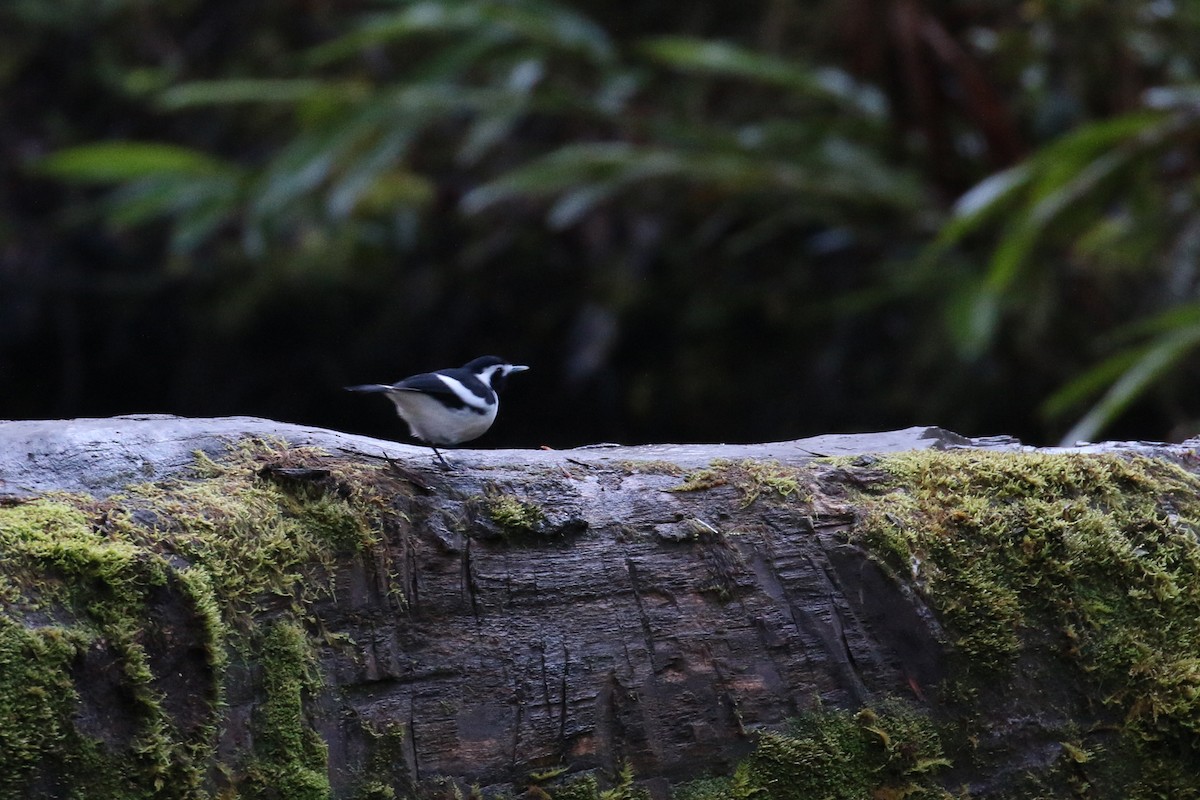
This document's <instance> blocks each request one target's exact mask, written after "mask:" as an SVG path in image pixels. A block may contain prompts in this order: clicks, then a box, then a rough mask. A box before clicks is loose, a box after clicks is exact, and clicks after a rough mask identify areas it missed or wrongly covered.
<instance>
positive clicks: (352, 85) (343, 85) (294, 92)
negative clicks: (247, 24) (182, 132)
mask: <svg viewBox="0 0 1200 800" xmlns="http://www.w3.org/2000/svg"><path fill="white" fill-rule="evenodd" d="M363 89H364V87H363V85H362V84H361V83H357V82H353V81H339V82H332V81H324V80H318V79H315V78H291V79H287V78H272V79H266V78H237V79H233V80H222V81H194V82H192V83H184V84H180V85H178V86H174V87H172V88H171V89H168V90H167V91H165V92H163V93H162V94H161V95H160V96H159V98H158V105H159V107H161V108H164V109H167V110H171V111H174V110H178V109H183V108H193V107H195V106H214V105H227V104H232V103H298V102H301V101H306V100H312V99H314V98H321V99H324V100H334V99H336V100H339V101H341V102H344V101H345V100H346V99H347V98H348V97H355V96H359V95H361V94H362V93H363Z"/></svg>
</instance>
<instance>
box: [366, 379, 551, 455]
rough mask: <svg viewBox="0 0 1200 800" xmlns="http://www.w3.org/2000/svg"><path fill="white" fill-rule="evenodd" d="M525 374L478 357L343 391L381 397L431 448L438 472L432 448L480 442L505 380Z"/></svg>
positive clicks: (498, 402) (496, 408) (493, 420)
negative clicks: (390, 382) (472, 441)
mask: <svg viewBox="0 0 1200 800" xmlns="http://www.w3.org/2000/svg"><path fill="white" fill-rule="evenodd" d="M527 369H529V367H525V366H521V365H519V364H510V363H509V362H507V361H505V360H504V359H503V358H497V357H496V356H482V357H480V358H477V359H475V360H474V361H468V362H467V363H466V364H464V365H463V366H461V367H459V368H457V369H439V370H437V371H436V372H422V373H421V374H420V375H413V376H412V377H409V378H405V379H404V380H402V381H398V382H396V383H393V384H390V385H389V384H386V383H368V384H365V385H363V386H347V387H346V390H347V391H350V392H383V393H384V394H386V395H387V396H388V399H389V400H391V401H392V402H393V403H395V405H396V413H397V414H399V415H400V417H401V418H402V419H403V420H404V421H405V422H407V423H408V429H409V431H410V432H411V433H412V435H413V436H415V437H417V438H418V439H420V440H421V441H423V442H425V443H426V444H428V445H429V446H430V447H432V448H433V453H434V455H436V456H437V457H438V460H439V461H441V462H442V466H443V467H445V468H446V469H450V464H449V463H447V461H446V459H445V458H443V457H442V454H441V453H440V452H439V451H438V447H439V446H441V447H449V446H452V445H456V444H461V443H463V442H469V441H471V440H472V439H477V438H479V437H480V436H482V435H483V434H484V433H485V432H486V431H487V429H488V428H490V427H492V423H493V422H495V421H496V411H497V410H498V409H499V408H500V398H499V397H498V393H499V392H500V390H501V389H503V388H504V384H505V382H506V381H507V380H508V376H509V375H511V374H513V373H514V372H524V371H525V370H527Z"/></svg>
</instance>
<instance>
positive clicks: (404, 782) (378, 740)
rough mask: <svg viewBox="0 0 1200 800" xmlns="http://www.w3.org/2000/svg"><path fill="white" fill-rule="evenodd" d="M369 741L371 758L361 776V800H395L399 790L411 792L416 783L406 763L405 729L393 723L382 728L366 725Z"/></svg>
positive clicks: (387, 723)
mask: <svg viewBox="0 0 1200 800" xmlns="http://www.w3.org/2000/svg"><path fill="white" fill-rule="evenodd" d="M363 733H364V734H365V736H366V740H367V742H366V743H367V758H366V763H365V764H364V765H363V767H364V769H363V774H362V776H361V777H360V779H359V780H360V782H359V786H358V791H357V793H356V794H355V797H356V798H357V800H395V798H397V797H402V796H406V795H402V794H397V790H396V787H400V790H401V791H402V792H404V791H407V790H408V788H409V787H410V786H411V784H412V782H413V780H412V775H410V774H409V772H408V766H407V762H406V760H405V753H404V748H405V739H406V737H405V735H404V726H403V725H402V724H400V723H397V722H393V721H390V720H389V721H386V722H384V723H383V724H381V725H377V724H373V723H370V722H367V723H364V724H363Z"/></svg>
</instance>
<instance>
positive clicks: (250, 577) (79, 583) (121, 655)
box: [0, 440, 399, 798]
mask: <svg viewBox="0 0 1200 800" xmlns="http://www.w3.org/2000/svg"><path fill="white" fill-rule="evenodd" d="M334 463H337V464H338V466H337V470H341V471H342V472H344V471H346V470H349V471H353V473H354V474H352V475H347V474H339V472H338V471H337V470H334V469H332V465H333V464H334ZM379 483H380V480H379V479H378V478H377V476H376V474H375V472H374V471H373V470H370V469H368V468H363V467H357V466H347V465H344V464H342V463H341V462H333V460H332V459H330V458H328V457H327V456H324V455H323V454H321V453H320V452H318V451H316V450H312V449H308V448H294V449H291V448H286V447H284V446H282V445H280V444H279V443H274V442H264V441H261V440H247V441H245V442H240V443H238V444H237V445H235V446H234V447H233V448H231V451H230V453H229V454H228V456H227V457H226V458H224V459H221V460H219V461H215V460H213V459H210V458H208V457H206V456H204V455H203V454H197V461H196V468H195V476H194V477H193V478H192V479H189V480H177V481H168V482H162V483H155V484H144V485H139V486H133V487H130V488H129V490H128V491H127V492H125V493H124V494H123V495H119V496H113V497H110V498H108V499H106V500H103V501H96V500H94V499H92V498H89V497H86V496H72V495H54V496H48V497H44V498H41V499H37V500H34V501H31V502H27V503H20V504H10V505H5V506H0V553H3V558H2V559H0V798H24V797H30V796H42V795H47V796H61V797H79V798H84V797H88V798H90V797H111V798H141V797H146V798H149V797H155V798H173V797H187V798H204V797H207V796H208V793H207V788H206V787H207V786H208V774H209V770H210V767H211V766H212V762H213V760H214V758H215V757H216V753H215V748H216V739H217V729H218V725H219V722H220V718H221V702H222V684H223V679H224V671H225V668H226V664H227V662H228V658H229V655H230V653H231V652H233V653H235V654H236V655H237V658H238V659H239V660H240V661H248V662H253V663H257V664H258V665H259V667H260V669H261V685H262V688H263V692H264V696H265V697H266V701H265V702H264V703H263V705H262V707H260V708H259V709H258V710H257V712H256V714H257V716H256V719H257V722H258V727H259V729H258V731H257V735H256V737H255V745H256V756H255V760H254V763H253V764H252V765H251V766H252V767H253V769H250V770H247V771H248V772H249V773H251V775H250V778H249V783H248V784H247V787H248V788H247V791H253V792H256V793H257V794H256V796H262V797H325V796H328V794H329V787H328V782H327V780H326V778H325V775H324V760H323V759H324V756H323V746H321V745H320V743H319V739H317V738H316V734H315V733H313V732H312V731H311V728H310V726H308V723H307V720H306V717H305V716H304V714H303V713H302V709H303V706H304V703H305V701H306V698H307V697H308V696H309V694H310V692H311V690H312V689H313V688H314V685H313V684H312V677H313V673H312V672H311V669H310V666H311V664H310V662H311V656H312V653H313V647H312V645H311V644H310V643H309V642H308V641H307V639H306V638H305V637H303V635H302V632H300V630H299V628H297V627H296V626H295V623H290V622H287V621H286V620H287V619H289V618H292V617H297V618H298V617H299V616H300V614H301V613H303V610H304V607H305V606H306V605H307V603H308V602H310V601H311V600H313V599H316V598H317V597H319V596H320V595H321V594H323V593H328V592H331V591H332V586H331V584H330V581H331V579H332V567H333V566H334V563H335V560H336V558H337V556H338V555H339V554H344V553H347V552H359V553H362V554H363V555H364V556H366V557H368V558H371V559H377V560H380V561H383V562H385V563H383V564H382V565H381V566H382V568H383V569H384V570H388V569H389V568H390V561H389V559H390V555H389V553H388V550H387V548H386V546H385V545H384V543H383V542H381V541H380V534H379V533H377V531H379V530H381V529H383V528H386V527H387V526H388V525H389V524H398V523H397V520H392V521H391V522H389V521H388V520H386V519H385V518H389V517H396V518H398V516H399V515H398V514H397V513H396V512H394V511H392V510H391V505H392V504H391V502H390V501H391V496H390V494H389V493H387V492H385V491H381V490H377V489H376V488H375V487H376V486H378V485H379ZM392 488H393V487H388V489H389V490H391V489H392ZM268 603H269V605H270V607H271V609H272V614H271V615H270V616H271V617H272V618H273V619H276V620H281V621H277V622H275V623H273V625H272V627H271V628H270V629H269V630H267V631H266V632H264V631H261V630H259V622H258V620H259V619H260V616H259V612H260V611H261V610H262V606H264V605H265V604H268ZM280 614H282V615H283V616H282V617H280ZM185 650H186V651H188V652H189V656H188V658H186V659H184V660H182V661H180V660H179V659H178V653H179V652H182V651H185ZM192 654H198V655H199V657H198V658H197V657H195V656H194V655H192ZM180 664H183V666H182V667H181V666H180ZM298 707H299V708H300V711H298V710H297V709H298ZM218 771H224V772H226V773H229V774H233V773H234V772H236V765H228V764H226V765H222V766H219V767H218ZM255 775H257V776H258V779H257V780H258V782H257V783H255V778H254V776H255ZM283 786H286V787H287V791H286V792H284V793H282V794H281V793H280V791H282V790H281V789H280V788H279V787H283ZM254 787H258V788H254ZM234 790H235V789H234V788H233V787H231V788H230V790H229V791H234ZM222 796H223V797H224V796H230V795H228V794H226V793H223V794H222Z"/></svg>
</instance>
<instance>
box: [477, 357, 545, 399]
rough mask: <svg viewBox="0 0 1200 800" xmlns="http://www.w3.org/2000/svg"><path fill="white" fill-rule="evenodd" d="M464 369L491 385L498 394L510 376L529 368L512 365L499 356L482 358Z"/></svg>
mask: <svg viewBox="0 0 1200 800" xmlns="http://www.w3.org/2000/svg"><path fill="white" fill-rule="evenodd" d="M463 369H466V370H470V371H471V372H472V373H474V374H475V375H476V377H478V378H479V380H481V381H483V382H484V383H486V384H488V385H490V386H491V387H492V389H493V390H494V391H497V392H498V391H500V390H501V389H503V388H504V382H505V381H506V380H508V376H509V375H511V374H513V373H514V372H524V371H525V370H527V369H529V367H526V366H522V365H521V364H510V363H509V362H507V361H505V360H504V359H503V358H499V357H497V356H480V357H479V358H477V359H475V360H474V361H469V362H467V363H466V364H464V365H463Z"/></svg>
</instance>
